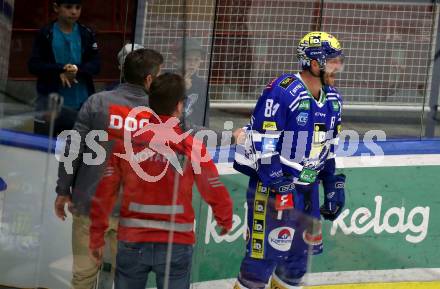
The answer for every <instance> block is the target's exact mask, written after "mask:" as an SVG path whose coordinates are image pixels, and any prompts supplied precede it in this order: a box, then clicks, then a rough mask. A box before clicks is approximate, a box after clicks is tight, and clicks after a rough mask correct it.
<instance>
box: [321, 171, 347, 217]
mask: <svg viewBox="0 0 440 289" xmlns="http://www.w3.org/2000/svg"><path fill="white" fill-rule="evenodd" d="M323 183H324V204H323V205H322V206H321V208H320V211H321V216H322V217H323V218H324V219H326V220H330V221H334V220H335V219H336V218H337V217H338V216H339V214H340V213H341V212H342V209H343V208H344V205H345V189H344V188H345V175H343V174H340V175H334V176H331V177H329V178H327V179H325V180H324V181H323Z"/></svg>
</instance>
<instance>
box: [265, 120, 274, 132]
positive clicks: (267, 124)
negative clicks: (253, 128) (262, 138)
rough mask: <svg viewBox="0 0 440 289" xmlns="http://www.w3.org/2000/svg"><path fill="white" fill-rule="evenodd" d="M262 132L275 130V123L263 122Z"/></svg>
mask: <svg viewBox="0 0 440 289" xmlns="http://www.w3.org/2000/svg"><path fill="white" fill-rule="evenodd" d="M263 129H264V130H277V123H276V122H274V121H265V122H263Z"/></svg>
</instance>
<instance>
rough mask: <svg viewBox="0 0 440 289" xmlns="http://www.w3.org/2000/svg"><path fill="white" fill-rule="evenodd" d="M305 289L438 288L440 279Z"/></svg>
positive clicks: (306, 288)
mask: <svg viewBox="0 0 440 289" xmlns="http://www.w3.org/2000/svg"><path fill="white" fill-rule="evenodd" d="M304 288H305V289H440V281H435V282H402V283H401V282H399V283H362V284H341V285H325V286H307V287H304Z"/></svg>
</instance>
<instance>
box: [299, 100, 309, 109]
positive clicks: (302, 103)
mask: <svg viewBox="0 0 440 289" xmlns="http://www.w3.org/2000/svg"><path fill="white" fill-rule="evenodd" d="M298 110H310V100H308V99H303V100H301V101H300V102H299V105H298Z"/></svg>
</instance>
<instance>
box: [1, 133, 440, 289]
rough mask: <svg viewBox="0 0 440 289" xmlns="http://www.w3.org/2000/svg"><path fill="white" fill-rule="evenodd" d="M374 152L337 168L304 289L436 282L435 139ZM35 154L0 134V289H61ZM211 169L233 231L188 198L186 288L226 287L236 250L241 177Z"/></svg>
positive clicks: (57, 240)
mask: <svg viewBox="0 0 440 289" xmlns="http://www.w3.org/2000/svg"><path fill="white" fill-rule="evenodd" d="M380 147H381V148H382V150H383V151H384V153H385V155H384V156H374V157H372V156H371V154H372V152H371V151H370V150H368V148H367V147H365V146H362V145H361V146H359V148H358V150H357V151H356V152H355V153H354V154H353V156H350V157H344V158H339V159H337V162H338V165H339V167H341V168H342V169H341V171H342V172H344V173H345V174H346V175H347V185H346V188H347V189H346V190H347V203H346V207H345V210H344V212H343V213H342V215H341V217H340V218H339V219H338V220H336V221H335V222H334V223H333V224H332V223H330V222H327V221H326V222H324V228H323V237H324V253H323V254H322V255H320V256H314V257H312V258H311V274H309V275H308V277H307V278H306V284H307V285H310V286H319V285H332V284H341V283H346V284H347V285H344V286H346V287H342V286H340V287H337V288H366V289H370V288H397V289H400V288H410V287H405V286H413V285H414V284H412V283H408V284H409V285H408V284H405V283H402V284H396V283H393V286H392V287H387V285H386V284H383V285H378V284H371V285H368V284H365V285H362V286H367V287H360V285H356V287H353V285H348V284H359V283H377V282H399V281H400V282H404V281H405V282H410V281H420V282H421V281H435V280H440V269H438V268H440V252H439V251H440V250H439V246H440V194H439V189H438V181H439V176H440V140H430V141H388V142H384V143H381V144H380ZM45 150H47V142H46V143H45V141H44V140H43V139H38V138H35V137H33V136H27V135H23V134H12V133H11V132H5V131H1V132H0V160H1V163H2V165H1V166H0V176H2V177H3V178H4V179H5V180H6V181H7V182H8V185H9V188H8V190H7V191H6V192H5V193H4V194H3V195H1V194H0V210H1V214H0V216H1V219H0V222H2V223H3V224H7V225H6V226H2V230H1V231H0V272H2V273H1V274H0V284H2V283H3V284H10V285H17V286H18V285H21V286H29V285H32V284H34V282H35V280H36V279H37V278H36V276H37V275H38V276H39V280H40V285H41V286H45V287H49V288H60V289H63V288H68V282H69V280H70V268H71V255H70V252H71V250H70V218H69V220H68V221H67V222H65V223H63V222H61V221H59V220H57V219H56V218H55V217H54V215H53V211H52V210H53V209H52V208H53V200H54V198H55V194H54V188H55V181H56V169H57V165H58V164H57V161H56V160H55V158H54V155H53V154H47V153H45V152H44V151H45ZM362 154H370V156H369V157H366V156H361V155H362ZM214 156H215V158H217V156H218V154H217V153H214ZM46 164H47V172H46V171H45V168H46ZM217 167H218V169H219V172H220V173H221V180H222V181H223V182H224V183H225V185H226V186H227V187H228V189H229V191H230V193H231V196H232V198H233V199H234V228H233V230H232V231H231V233H230V234H229V235H228V236H226V237H220V236H218V234H217V232H216V230H215V226H214V224H213V217H212V212H211V211H210V209H209V208H208V207H207V206H206V205H204V204H201V203H200V199H199V198H197V197H195V198H194V207H195V208H196V214H197V223H196V228H197V234H198V240H197V245H196V248H195V253H194V266H193V267H194V268H193V282H196V283H197V284H198V285H196V286H194V288H200V289H201V288H230V284H232V283H233V280H234V278H235V276H236V275H237V272H238V270H239V266H240V260H241V258H242V256H243V252H244V246H245V231H246V225H245V220H244V213H245V206H244V201H245V196H244V195H245V190H246V185H247V178H246V177H244V176H243V175H240V174H238V173H236V172H234V171H233V170H232V168H231V163H230V162H229V163H218V164H217ZM44 180H47V183H44V182H43V181H44ZM195 196H197V194H195ZM39 232H44V233H43V234H42V235H40V234H39ZM38 264H39V265H38ZM213 284H216V285H213ZM420 284H423V286H425V287H411V288H440V286H439V285H438V284H437V283H420ZM347 286H348V287H347ZM349 286H352V287H349ZM368 286H370V287H368ZM371 286H373V287H371ZM374 286H384V287H374ZM397 286H401V287H397ZM417 286H418V285H417ZM426 286H427V287H426ZM436 286H437V287H436ZM312 288H314V287H312ZM316 288H326V289H327V288H332V287H329V286H327V287H316ZM333 288H334V287H333Z"/></svg>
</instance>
